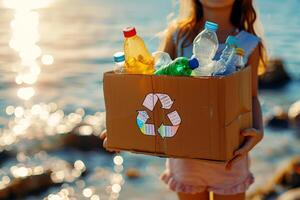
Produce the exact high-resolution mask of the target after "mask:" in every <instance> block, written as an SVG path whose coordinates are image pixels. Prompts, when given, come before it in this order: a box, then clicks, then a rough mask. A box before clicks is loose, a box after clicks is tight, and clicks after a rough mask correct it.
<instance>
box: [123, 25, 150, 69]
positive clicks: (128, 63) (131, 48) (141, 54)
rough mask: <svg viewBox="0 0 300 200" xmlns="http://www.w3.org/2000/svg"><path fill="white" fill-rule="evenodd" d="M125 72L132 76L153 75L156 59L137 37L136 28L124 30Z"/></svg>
mask: <svg viewBox="0 0 300 200" xmlns="http://www.w3.org/2000/svg"><path fill="white" fill-rule="evenodd" d="M123 33H124V37H125V41H124V53H125V70H126V72H127V73H131V74H153V73H154V71H155V69H154V58H153V57H152V55H151V54H150V52H149V51H148V49H147V48H146V45H145V43H144V41H143V40H142V39H141V38H140V37H139V36H137V34H136V30H135V28H134V27H128V28H125V29H124V30H123Z"/></svg>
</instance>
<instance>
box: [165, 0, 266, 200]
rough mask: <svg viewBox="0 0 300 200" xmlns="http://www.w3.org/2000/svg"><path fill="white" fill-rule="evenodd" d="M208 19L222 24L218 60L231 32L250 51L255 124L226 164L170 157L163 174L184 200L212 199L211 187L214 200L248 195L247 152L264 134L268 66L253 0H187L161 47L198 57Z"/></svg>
mask: <svg viewBox="0 0 300 200" xmlns="http://www.w3.org/2000/svg"><path fill="white" fill-rule="evenodd" d="M205 21H212V22H215V23H217V24H218V25H219V30H218V31H217V35H218V39H219V42H220V47H219V49H218V51H217V55H216V57H215V59H218V58H219V57H220V54H221V53H222V50H223V49H224V42H225V40H226V38H227V37H228V35H235V36H236V38H237V41H238V46H239V47H241V48H243V49H244V50H245V52H246V55H245V59H246V60H247V63H248V65H251V66H252V83H253V86H252V88H253V91H252V100H253V108H252V110H253V128H250V129H247V130H244V131H243V132H242V133H241V134H242V135H243V136H245V137H246V142H245V143H244V145H243V146H242V147H241V148H240V149H238V150H237V151H236V152H235V154H234V155H235V157H234V158H233V159H232V160H231V161H230V162H228V163H227V164H226V165H222V164H215V163H207V162H203V161H199V160H191V159H190V160H188V159H174V158H169V159H167V162H166V170H165V172H164V173H163V174H162V176H161V179H162V180H163V181H164V182H165V183H166V184H167V185H168V186H169V188H170V189H172V190H173V191H175V192H177V193H178V196H179V199H180V200H194V199H195V200H196V199H197V200H208V199H209V192H213V193H214V200H227V199H228V200H243V199H245V191H246V190H247V188H248V187H249V186H250V184H251V183H252V182H253V176H252V174H251V173H250V171H249V161H248V157H247V154H248V152H249V151H250V150H251V149H252V148H253V147H254V146H255V145H256V144H257V143H258V142H259V141H260V140H261V139H262V138H263V125H262V114H261V108H260V103H259V101H258V98H257V95H258V91H257V90H258V88H257V83H258V78H257V77H258V76H257V73H258V67H259V65H261V66H265V61H266V59H265V56H264V55H265V54H264V46H263V44H262V42H261V41H260V39H259V38H258V37H257V36H256V32H255V28H254V24H255V22H256V12H255V9H254V8H253V2H252V0H181V1H180V13H179V17H178V18H177V20H175V22H174V23H173V24H172V25H170V26H169V28H168V29H167V31H166V36H165V40H164V41H163V42H162V48H161V50H162V51H165V52H168V53H169V54H170V56H171V57H172V58H176V57H178V56H185V57H190V56H192V46H193V45H192V43H193V40H194V38H195V37H196V36H197V35H198V33H199V32H200V31H201V30H203V28H204V24H205ZM222 43H223V44H222ZM199 131H201V130H199Z"/></svg>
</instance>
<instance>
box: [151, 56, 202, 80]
mask: <svg viewBox="0 0 300 200" xmlns="http://www.w3.org/2000/svg"><path fill="white" fill-rule="evenodd" d="M197 67H199V62H198V60H197V59H196V58H192V59H188V58H185V57H179V58H176V59H175V60H174V61H173V62H171V63H170V64H169V65H167V66H166V67H163V68H161V69H159V70H157V71H156V72H155V74H156V75H172V76H191V74H192V71H193V70H194V69H196V68H197Z"/></svg>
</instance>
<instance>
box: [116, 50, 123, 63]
mask: <svg viewBox="0 0 300 200" xmlns="http://www.w3.org/2000/svg"><path fill="white" fill-rule="evenodd" d="M114 61H115V62H124V61H125V54H124V52H117V53H115V54H114Z"/></svg>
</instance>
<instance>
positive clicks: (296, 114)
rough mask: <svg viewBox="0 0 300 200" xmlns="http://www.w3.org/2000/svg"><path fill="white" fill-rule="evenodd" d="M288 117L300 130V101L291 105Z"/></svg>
mask: <svg viewBox="0 0 300 200" xmlns="http://www.w3.org/2000/svg"><path fill="white" fill-rule="evenodd" d="M288 117H289V120H290V122H291V124H292V125H293V126H294V127H296V128H298V129H300V100H299V101H297V102H296V103H294V104H292V105H291V107H290V108H289V112H288Z"/></svg>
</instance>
